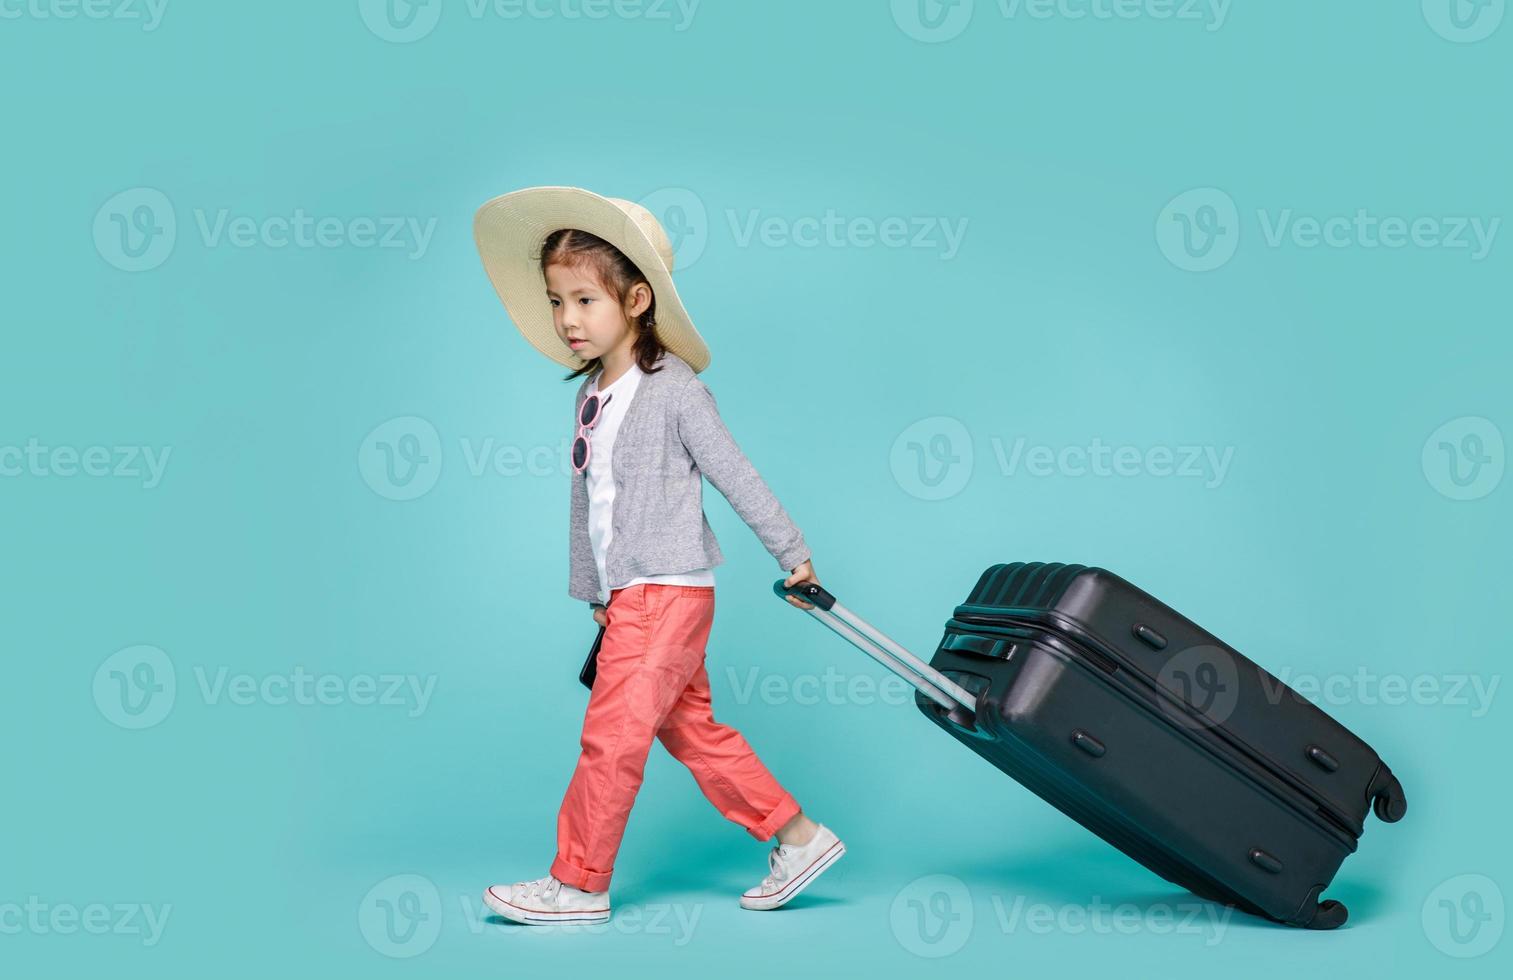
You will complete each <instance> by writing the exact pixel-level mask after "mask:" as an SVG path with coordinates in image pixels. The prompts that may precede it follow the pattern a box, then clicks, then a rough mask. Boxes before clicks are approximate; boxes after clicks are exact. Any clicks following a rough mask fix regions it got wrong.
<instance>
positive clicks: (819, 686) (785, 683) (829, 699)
mask: <svg viewBox="0 0 1513 980" xmlns="http://www.w3.org/2000/svg"><path fill="white" fill-rule="evenodd" d="M725 679H726V680H727V681H728V682H729V684H730V689H731V691H732V692H734V699H735V703H737V704H750V703H751V701H752V700H753V697H755V698H756V699H758V700H760V701H761V703H762V704H788V703H789V702H790V701H791V702H792V703H794V704H799V705H805V706H808V705H816V704H825V705H847V704H861V705H868V704H876V703H878V702H882V703H884V704H893V705H898V704H909V703H911V702H912V701H913V700H914V688H912V687H911V686H909V682H908V681H906V680H904V679H903V678H902V677H899V676H898V675H897V674H888V675H886V676H884V677H883V678H882V679H881V680H878V679H877V678H875V677H873V676H872V675H870V674H851V675H849V676H847V675H846V674H843V673H841V672H840V671H839V670H836V669H835V668H834V667H826V668H825V672H824V674H799V675H797V676H795V677H788V676H786V675H783V674H773V673H768V674H765V675H763V674H762V672H761V668H759V667H754V666H753V667H748V668H747V669H746V671H745V676H744V677H743V676H741V674H740V672H739V671H737V670H736V668H735V667H733V666H727V667H726V668H725Z"/></svg>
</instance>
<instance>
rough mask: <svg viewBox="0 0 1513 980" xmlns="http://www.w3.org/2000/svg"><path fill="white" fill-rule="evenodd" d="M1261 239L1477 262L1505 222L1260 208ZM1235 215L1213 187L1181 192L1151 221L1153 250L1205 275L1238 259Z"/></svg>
mask: <svg viewBox="0 0 1513 980" xmlns="http://www.w3.org/2000/svg"><path fill="white" fill-rule="evenodd" d="M1255 215H1256V224H1257V227H1258V229H1259V232H1260V241H1261V242H1262V244H1263V245H1265V246H1266V247H1267V248H1284V247H1291V248H1298V249H1304V250H1312V249H1317V248H1329V249H1347V248H1361V249H1389V250H1394V249H1403V248H1416V249H1426V250H1427V249H1434V250H1443V251H1449V252H1461V251H1463V252H1466V253H1467V254H1468V257H1469V259H1470V260H1471V261H1472V262H1480V261H1481V260H1482V259H1485V258H1486V257H1487V256H1488V255H1489V254H1490V253H1491V251H1492V247H1493V244H1494V243H1495V241H1496V239H1497V232H1498V230H1499V229H1500V228H1501V227H1502V218H1501V217H1499V216H1496V215H1493V216H1487V217H1483V216H1479V215H1416V216H1412V217H1407V216H1402V215H1391V214H1387V215H1384V214H1378V213H1375V212H1373V211H1371V210H1370V209H1368V208H1364V207H1361V208H1356V209H1355V211H1354V212H1348V213H1340V214H1329V215H1323V216H1320V215H1313V214H1300V213H1298V212H1297V211H1295V210H1294V209H1293V208H1258V209H1256V212H1255ZM1240 225H1241V221H1240V210H1239V207H1238V205H1236V204H1235V201H1234V198H1232V197H1230V196H1229V194H1227V193H1225V192H1224V191H1222V190H1220V189H1219V188H1217V187H1197V188H1194V189H1192V190H1188V191H1183V192H1182V193H1181V194H1178V195H1177V196H1176V197H1174V198H1172V199H1171V200H1170V201H1168V202H1167V203H1166V206H1165V207H1163V208H1162V209H1161V211H1160V212H1159V213H1158V214H1157V215H1156V244H1157V246H1158V247H1159V248H1160V249H1161V254H1163V255H1165V256H1166V258H1167V261H1169V262H1171V264H1172V265H1174V266H1176V267H1177V268H1179V269H1183V270H1185V271H1187V272H1208V271H1211V270H1213V269H1217V268H1219V267H1220V266H1222V265H1224V264H1225V263H1227V262H1228V261H1229V260H1230V259H1232V258H1233V257H1234V255H1235V252H1236V250H1237V249H1238V248H1239V245H1240V238H1241V234H1240V232H1241V227H1240Z"/></svg>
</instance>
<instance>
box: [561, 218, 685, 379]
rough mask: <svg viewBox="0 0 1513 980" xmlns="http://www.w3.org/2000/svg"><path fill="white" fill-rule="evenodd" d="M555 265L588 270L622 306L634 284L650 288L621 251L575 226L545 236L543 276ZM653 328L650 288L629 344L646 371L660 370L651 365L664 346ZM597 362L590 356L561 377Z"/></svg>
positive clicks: (580, 372) (582, 372)
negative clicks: (548, 268) (633, 336)
mask: <svg viewBox="0 0 1513 980" xmlns="http://www.w3.org/2000/svg"><path fill="white" fill-rule="evenodd" d="M554 264H557V265H567V266H573V267H577V268H586V269H588V270H589V271H590V272H592V273H593V274H594V275H595V276H597V277H598V279H599V282H600V283H601V284H602V285H603V286H604V288H605V289H606V290H607V291H608V292H609V293H610V294H611V295H612V296H614V297H615V301H616V302H617V303H619V304H621V306H624V304H625V298H626V297H627V296H629V295H630V291H631V288H632V287H633V286H635V285H636V283H638V282H644V283H646V286H647V288H648V289H650V288H651V283H650V282H648V281H647V279H646V277H645V276H644V275H642V274H641V270H640V269H638V268H636V264H635V263H634V262H632V261H631V260H630V259H628V258H626V256H625V253H624V252H622V251H620V250H619V249H618V248H616V247H615V246H614V245H611V244H610V243H609V242H607V241H605V240H604V239H602V238H600V237H598V236H597V235H591V234H589V233H588V232H586V231H581V230H579V229H577V228H559V229H558V230H556V231H554V232H552V233H551V234H550V235H548V236H546V241H545V242H543V243H542V245H541V274H542V275H543V276H544V275H546V267H547V266H549V265H554ZM656 328H657V294H656V292H655V291H653V292H652V297H651V305H650V306H648V307H647V308H646V309H645V310H643V311H642V313H641V315H640V316H638V317H636V322H635V324H634V329H635V331H636V341H635V344H634V346H633V347H632V350H633V351H634V352H635V355H636V364H637V366H639V367H640V368H641V370H642V371H643V372H644V373H646V374H655V373H656V372H657V371H660V370H662V369H661V368H660V367H656V368H654V367H653V366H652V365H653V364H655V363H656V361H657V358H659V357H661V356H662V352H663V351H664V350H666V349H667V348H666V347H664V346H663V344H662V341H661V339H660V338H659V337H658V336H657V329H656ZM599 361H600V358H597V357H594V358H590V359H589V360H588V361H586V362H585V363H584V365H583V366H582V367H580V368H578V369H577V370H574V371H571V372H569V373H568V375H567V376H566V377H564V378H563V379H562V380H563V381H571V380H573V379H574V378H578V377H582V376H583V375H585V374H588V373H589V372H590V371H592V370H594V369H595V368H597V367H598V366H599Z"/></svg>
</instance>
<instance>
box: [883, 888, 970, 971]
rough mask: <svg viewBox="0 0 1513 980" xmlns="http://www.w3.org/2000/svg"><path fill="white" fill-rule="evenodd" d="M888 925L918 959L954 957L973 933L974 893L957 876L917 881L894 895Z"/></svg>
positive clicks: (905, 947) (900, 942) (899, 941)
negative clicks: (920, 957)
mask: <svg viewBox="0 0 1513 980" xmlns="http://www.w3.org/2000/svg"><path fill="white" fill-rule="evenodd" d="M888 924H889V926H890V927H891V928H892V930H893V938H894V939H897V940H898V944H899V945H900V946H902V947H903V948H904V949H907V950H908V951H909V952H911V953H913V954H914V955H915V956H922V957H925V958H926V959H939V958H941V957H943V956H950V955H951V954H952V953H955V952H956V951H957V950H959V949H961V948H962V947H963V946H965V945H966V944H967V939H968V938H969V937H970V936H971V934H972V893H971V892H970V891H968V890H967V885H966V882H964V881H962V880H961V879H960V878H957V877H956V876H955V875H945V874H938V875H925V876H924V877H922V878H915V879H914V880H913V881H911V882H909V883H908V884H907V885H905V886H904V887H903V888H901V889H899V892H898V894H897V895H895V896H893V904H892V905H891V906H889V908H888Z"/></svg>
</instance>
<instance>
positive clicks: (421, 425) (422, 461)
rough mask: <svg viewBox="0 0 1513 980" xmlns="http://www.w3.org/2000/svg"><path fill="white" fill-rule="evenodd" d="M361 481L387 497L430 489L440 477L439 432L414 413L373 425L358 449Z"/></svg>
mask: <svg viewBox="0 0 1513 980" xmlns="http://www.w3.org/2000/svg"><path fill="white" fill-rule="evenodd" d="M357 471H358V472H359V473H361V474H362V478H363V482H365V483H367V485H368V487H369V488H370V489H371V490H372V491H373V492H374V493H376V494H378V495H379V496H380V497H384V498H386V499H388V500H414V499H416V498H417V497H423V496H425V495H426V494H427V493H430V491H431V488H432V487H434V486H435V485H436V481H437V480H438V479H440V478H441V435H440V433H438V432H437V431H436V426H434V425H432V424H431V423H430V422H428V421H426V420H425V419H423V418H420V417H419V416H416V415H403V416H400V417H399V418H392V419H389V420H388V421H387V422H384V423H382V424H380V425H378V426H376V427H375V428H374V429H373V430H372V431H371V432H369V433H368V435H367V437H366V438H364V439H363V441H362V445H361V446H359V447H358V450H357Z"/></svg>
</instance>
